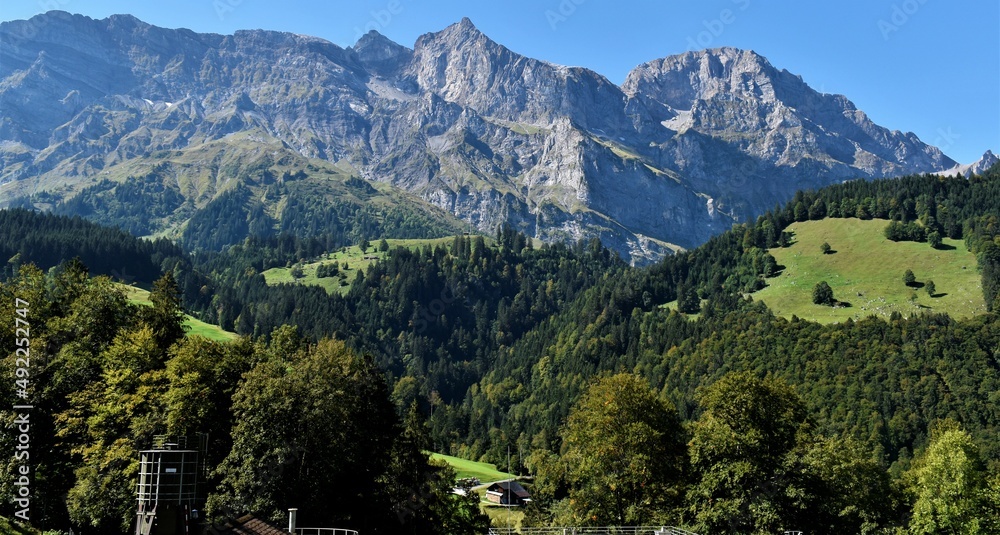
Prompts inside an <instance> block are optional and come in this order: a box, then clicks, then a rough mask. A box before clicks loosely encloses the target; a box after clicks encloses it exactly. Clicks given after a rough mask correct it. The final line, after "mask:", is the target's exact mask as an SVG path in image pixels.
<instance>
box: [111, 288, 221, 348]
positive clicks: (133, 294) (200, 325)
mask: <svg viewBox="0 0 1000 535" xmlns="http://www.w3.org/2000/svg"><path fill="white" fill-rule="evenodd" d="M120 286H121V287H122V288H124V289H125V294H126V295H127V296H128V299H129V301H132V302H133V303H137V304H140V305H143V306H151V303H150V302H149V292H148V291H147V290H143V289H142V288H136V287H135V286H128V285H125V284H122V285H120ZM184 326H185V327H187V334H188V336H195V335H198V336H204V337H205V338H208V339H209V340H217V341H220V342H226V341H229V340H234V339H236V338H237V335H236V334H235V333H231V332H229V331H224V330H222V328H221V327H219V326H218V325H212V324H211V323H205V322H204V321H201V320H200V319H198V318H195V317H192V316H185V319H184Z"/></svg>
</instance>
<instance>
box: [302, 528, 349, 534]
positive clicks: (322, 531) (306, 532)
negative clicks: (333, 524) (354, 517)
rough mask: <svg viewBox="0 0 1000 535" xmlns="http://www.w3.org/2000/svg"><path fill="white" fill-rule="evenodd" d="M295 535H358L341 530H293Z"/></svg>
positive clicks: (347, 530)
mask: <svg viewBox="0 0 1000 535" xmlns="http://www.w3.org/2000/svg"><path fill="white" fill-rule="evenodd" d="M295 535H358V532H357V531H354V530H353V529H342V528H295Z"/></svg>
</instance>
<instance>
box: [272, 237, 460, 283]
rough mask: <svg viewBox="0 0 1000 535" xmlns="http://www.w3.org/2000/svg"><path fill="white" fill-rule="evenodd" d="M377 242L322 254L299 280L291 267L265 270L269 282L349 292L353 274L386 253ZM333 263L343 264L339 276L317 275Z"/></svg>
mask: <svg viewBox="0 0 1000 535" xmlns="http://www.w3.org/2000/svg"><path fill="white" fill-rule="evenodd" d="M453 239H454V238H451V237H448V238H434V239H409V240H396V239H387V240H386V242H388V244H389V247H390V248H396V247H406V248H409V249H418V248H420V247H423V246H425V245H428V246H431V247H434V246H436V245H444V246H446V247H449V246H450V245H451V242H452V240H453ZM378 245H379V240H371V245H370V246H369V247H368V252H367V253H362V252H361V248H360V247H358V246H357V245H352V246H350V247H344V248H341V249H340V250H339V251H335V252H332V253H328V254H326V255H323V257H322V258H320V259H319V260H316V261H315V262H309V263H306V264H302V266H301V267H302V276H301V277H299V278H298V279H296V278H295V277H293V276H292V268H291V267H283V268H272V269H269V270H267V271H265V272H264V280H265V281H267V283H268V284H270V285H275V284H305V285H313V286H321V287H322V288H324V289H325V290H326V292H327V293H329V294H332V293H334V292H339V293H341V294H344V293H347V290H348V289H350V287H351V283H352V282H354V277H356V276H357V274H358V270H362V271H364V270H366V269H368V266H369V265H371V264H372V263H373V262H375V261H376V260H377V259H381V258H383V257H384V256H385V255H386V253H384V252H379V251H378ZM334 262H336V263H338V264H339V265H340V267H339V268H338V269H339V270H340V275H338V276H335V277H323V278H319V277H317V276H316V268H318V267H319V266H320V265H321V264H332V263H334ZM344 263H347V269H346V270H345V269H344V267H343V266H344Z"/></svg>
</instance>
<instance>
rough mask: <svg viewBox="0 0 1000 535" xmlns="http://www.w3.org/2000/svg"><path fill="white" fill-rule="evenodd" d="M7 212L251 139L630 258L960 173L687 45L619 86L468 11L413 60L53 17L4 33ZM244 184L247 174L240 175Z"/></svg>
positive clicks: (823, 102)
mask: <svg viewBox="0 0 1000 535" xmlns="http://www.w3.org/2000/svg"><path fill="white" fill-rule="evenodd" d="M0 43H2V46H0V109H2V110H3V113H2V114H0V202H10V201H11V200H12V199H13V198H16V197H18V196H20V195H25V194H27V193H37V192H39V191H50V192H51V194H52V195H56V196H61V197H63V198H66V197H70V196H72V195H73V194H74V193H75V192H77V191H79V189H80V188H82V187H83V186H84V185H86V184H87V183H88V181H90V182H92V181H93V179H94V178H96V177H100V176H102V174H107V173H109V172H110V171H112V170H114V169H116V168H117V166H123V165H126V164H129V163H134V162H136V161H145V160H148V161H149V162H150V163H154V164H155V161H156V159H157V158H158V157H159V156H158V155H160V154H163V151H184V150H193V149H195V148H197V147H199V146H202V145H203V144H206V143H209V142H219V141H220V140H221V141H223V142H224V141H226V140H228V139H231V138H233V137H234V136H233V135H234V134H239V133H246V132H252V133H253V134H254V135H255V136H258V137H260V138H262V139H264V138H266V139H268V140H271V141H273V142H275V143H278V144H279V145H280V146H282V147H284V150H288V151H292V152H294V153H297V154H298V155H301V156H304V157H307V158H314V159H320V160H326V161H328V162H331V163H335V164H336V165H337V166H339V167H340V168H344V169H350V170H351V172H352V173H355V174H356V175H357V176H360V177H363V178H365V179H367V180H369V181H371V182H376V183H385V184H389V185H391V186H393V187H395V188H399V189H401V190H404V191H405V192H407V193H408V194H410V195H413V196H415V197H419V198H421V199H423V200H425V201H429V202H430V203H432V204H434V205H436V206H438V207H440V208H443V209H445V210H447V211H448V212H450V213H452V214H453V215H455V216H457V217H458V218H461V219H463V220H465V221H467V222H468V223H469V224H471V225H472V226H474V227H476V228H478V229H479V230H481V231H484V232H489V233H492V232H493V231H494V230H495V228H496V226H497V225H500V224H503V223H509V224H511V225H513V226H514V227H516V228H518V229H519V230H522V231H524V232H526V233H527V234H529V235H531V236H534V237H536V238H539V239H542V240H544V241H548V242H572V241H576V240H580V239H590V238H593V237H598V238H600V239H601V240H602V241H603V242H604V243H605V245H607V246H608V247H610V248H612V249H614V250H616V251H618V252H619V253H620V254H621V255H622V256H623V257H625V258H627V259H630V260H632V261H633V262H636V263H645V262H649V261H653V260H656V259H658V258H661V257H662V256H663V255H665V254H669V253H670V252H671V251H672V250H676V249H677V248H678V247H682V248H690V247H694V246H697V245H699V244H700V243H702V242H704V241H705V240H707V239H708V238H709V237H711V236H712V235H713V234H715V233H717V232H720V231H722V230H725V229H727V228H729V227H730V226H731V225H732V224H733V223H734V222H738V221H744V220H747V219H749V218H752V217H755V216H756V215H758V214H760V213H762V212H763V211H765V210H768V209H770V208H772V207H773V206H774V205H775V204H776V203H778V202H783V201H785V200H787V199H789V198H791V196H792V195H793V193H794V192H795V190H797V189H800V188H815V187H821V186H823V185H827V184H830V183H834V182H838V181H842V180H845V179H849V178H856V177H863V178H876V177H884V176H894V175H900V174H905V173H914V172H930V171H936V170H942V169H950V168H952V167H954V166H955V165H956V163H955V162H954V161H952V160H951V159H949V158H948V157H946V156H945V155H943V154H942V153H941V151H940V150H938V149H936V148H934V147H931V146H928V145H926V144H924V143H922V142H921V141H920V140H919V139H917V138H916V136H914V135H913V134H903V133H900V132H890V131H888V130H886V129H885V128H882V127H880V126H878V125H876V124H874V123H872V122H871V121H870V120H869V119H868V118H867V116H865V114H864V113H863V112H861V111H859V110H857V109H856V108H855V107H854V105H853V104H852V103H851V102H850V101H849V100H847V99H846V98H845V97H843V96H839V95H826V94H821V93H818V92H816V91H814V90H813V89H811V88H810V87H809V86H808V85H806V84H805V83H803V81H802V80H801V78H799V77H797V76H795V75H792V74H790V73H789V72H787V71H783V70H782V71H779V70H777V69H775V68H774V67H772V66H771V65H770V64H769V63H768V62H767V60H766V59H764V58H763V57H761V56H759V55H757V54H755V53H754V52H751V51H744V50H737V49H731V48H722V49H713V50H705V51H700V52H689V53H686V54H681V55H678V56H670V57H667V58H663V59H659V60H655V61H652V62H649V63H646V64H644V65H640V66H638V67H636V69H635V70H633V71H632V73H631V74H629V76H628V78H627V79H626V81H625V82H624V84H622V86H621V87H619V86H617V85H615V84H613V83H611V82H610V81H608V80H607V79H606V78H604V77H603V76H601V75H599V74H597V73H595V72H593V71H590V70H587V69H583V68H577V67H563V66H559V65H553V64H551V63H547V62H544V61H540V60H536V59H531V58H527V57H524V56H521V55H519V54H517V53H515V52H512V51H511V50H509V49H507V48H505V47H504V46H502V45H500V44H498V43H496V42H494V41H492V40H490V39H489V38H488V37H487V36H486V35H484V34H483V33H482V32H480V31H479V30H478V29H476V28H475V26H474V25H473V24H472V22H471V21H469V20H468V19H463V20H462V21H461V22H459V23H456V24H454V25H452V26H449V27H448V28H445V29H444V30H442V31H440V32H437V33H429V34H426V35H423V36H421V37H420V38H419V39H417V42H416V43H415V45H414V47H413V48H412V49H410V48H407V47H405V46H402V45H399V44H397V43H394V42H392V41H391V40H389V39H387V38H386V37H384V36H382V35H379V34H378V33H376V32H370V33H368V34H366V35H364V36H363V37H362V38H361V39H360V40H359V41H358V42H357V43H356V44H355V45H354V46H353V47H350V48H346V49H345V48H341V47H339V46H337V45H335V44H332V43H330V42H327V41H325V40H322V39H318V38H314V37H308V36H301V35H294V34H289V33H279V32H269V31H259V30H255V31H240V32H236V34H234V35H229V36H222V35H213V34H197V33H194V32H191V31H188V30H183V29H181V30H170V29H163V28H158V27H155V26H151V25H149V24H146V23H143V22H142V21H139V20H137V19H135V18H133V17H130V16H113V17H109V18H107V19H104V20H93V19H90V18H87V17H83V16H78V15H70V14H67V13H63V12H50V13H46V14H44V15H39V16H37V17H35V18H33V19H31V20H29V21H13V22H8V23H3V24H0ZM233 178H239V177H233Z"/></svg>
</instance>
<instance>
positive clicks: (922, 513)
mask: <svg viewBox="0 0 1000 535" xmlns="http://www.w3.org/2000/svg"><path fill="white" fill-rule="evenodd" d="M984 473H985V467H984V466H983V463H982V460H981V458H980V457H979V449H978V447H977V446H976V444H975V443H974V442H973V440H972V437H971V436H969V434H968V433H967V432H965V431H963V430H961V429H957V428H952V429H948V430H946V431H943V432H941V433H939V434H938V435H937V436H936V437H933V438H932V440H931V444H930V446H928V447H927V451H926V452H924V455H923V456H922V457H920V458H918V459H917V461H916V463H915V465H914V467H913V468H912V470H911V471H910V473H909V476H910V478H911V480H912V481H913V484H912V486H911V489H910V490H911V492H912V493H913V494H914V496H916V501H915V502H914V504H913V517H912V518H911V520H910V532H911V533H915V534H917V533H928V534H929V533H956V534H970V535H971V534H978V533H986V532H987V531H986V530H985V529H984V528H985V527H986V522H985V520H986V518H985V516H984V514H985V513H987V512H989V509H988V508H991V509H993V510H994V511H995V504H989V503H988V502H986V501H985V500H984V498H985V497H986V496H987V494H986V492H987V486H986V481H985V477H984Z"/></svg>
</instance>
